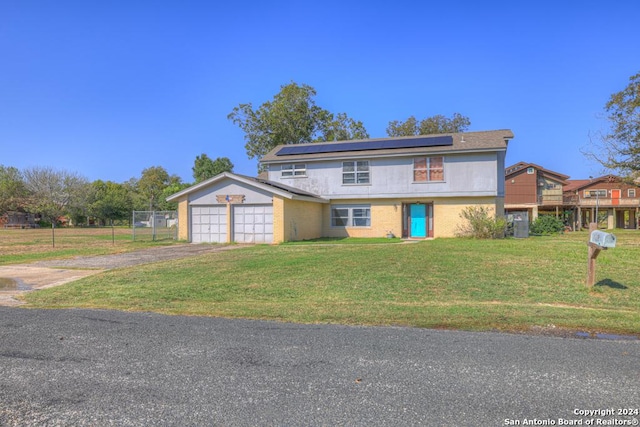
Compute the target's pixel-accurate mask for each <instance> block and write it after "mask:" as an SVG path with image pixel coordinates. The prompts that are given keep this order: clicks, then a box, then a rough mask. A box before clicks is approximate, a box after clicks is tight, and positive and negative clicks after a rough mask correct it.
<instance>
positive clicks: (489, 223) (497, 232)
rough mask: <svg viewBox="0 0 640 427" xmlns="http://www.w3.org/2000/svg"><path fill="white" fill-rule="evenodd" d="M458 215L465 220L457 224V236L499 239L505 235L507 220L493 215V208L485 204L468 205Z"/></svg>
mask: <svg viewBox="0 0 640 427" xmlns="http://www.w3.org/2000/svg"><path fill="white" fill-rule="evenodd" d="M460 217H461V218H462V219H463V220H464V221H465V222H464V223H463V224H459V225H458V228H457V230H456V235H457V236H459V237H473V238H475V239H499V238H502V237H504V236H505V230H506V228H507V220H506V219H505V218H504V217H502V216H495V215H494V214H493V210H491V209H489V208H487V207H486V206H469V207H467V208H465V209H464V210H463V211H462V213H460Z"/></svg>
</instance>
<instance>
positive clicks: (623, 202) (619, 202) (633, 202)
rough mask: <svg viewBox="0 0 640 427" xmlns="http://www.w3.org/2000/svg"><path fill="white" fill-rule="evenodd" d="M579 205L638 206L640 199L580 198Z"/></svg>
mask: <svg viewBox="0 0 640 427" xmlns="http://www.w3.org/2000/svg"><path fill="white" fill-rule="evenodd" d="M579 206H582V207H596V206H600V207H616V206H625V207H638V206H640V199H605V198H601V199H598V200H596V199H595V198H589V199H580V203H579Z"/></svg>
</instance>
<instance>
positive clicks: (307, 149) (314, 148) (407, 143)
mask: <svg viewBox="0 0 640 427" xmlns="http://www.w3.org/2000/svg"><path fill="white" fill-rule="evenodd" d="M446 145H453V137H452V136H421V137H416V138H406V139H379V140H374V141H358V142H343V143H341V144H321V143H318V144H313V145H303V146H300V145H288V146H286V147H282V148H281V149H280V150H278V152H277V153H276V156H291V155H296V154H321V153H339V152H344V151H365V150H386V149H390V148H416V147H438V146H446Z"/></svg>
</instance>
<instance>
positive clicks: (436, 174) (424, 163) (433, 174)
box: [413, 156, 444, 182]
mask: <svg viewBox="0 0 640 427" xmlns="http://www.w3.org/2000/svg"><path fill="white" fill-rule="evenodd" d="M432 181H444V159H443V157H442V156H439V157H417V158H415V159H413V182H432Z"/></svg>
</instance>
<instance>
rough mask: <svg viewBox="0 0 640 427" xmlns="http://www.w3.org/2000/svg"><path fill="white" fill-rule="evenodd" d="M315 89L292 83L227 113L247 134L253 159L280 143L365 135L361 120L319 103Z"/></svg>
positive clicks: (300, 142)
mask: <svg viewBox="0 0 640 427" xmlns="http://www.w3.org/2000/svg"><path fill="white" fill-rule="evenodd" d="M315 96H316V90H315V89H314V88H312V87H311V86H308V85H305V84H303V85H298V84H297V83H295V82H291V83H289V84H288V85H284V86H281V89H280V92H278V93H277V94H276V95H275V96H274V97H273V100H272V101H267V102H265V103H264V104H262V105H261V106H260V107H259V108H257V109H255V110H254V109H253V105H252V104H250V103H249V104H240V105H238V106H237V107H235V108H234V109H233V111H232V112H231V113H230V114H229V115H228V116H227V118H228V119H229V120H231V121H232V122H233V123H234V124H236V125H238V126H239V127H240V129H242V130H243V131H244V133H245V141H246V145H245V148H246V150H247V156H248V157H249V158H250V159H253V158H257V159H258V160H260V159H261V158H262V157H263V156H264V155H265V154H267V153H268V152H269V151H271V150H272V149H273V148H274V147H275V146H277V145H280V144H302V143H307V142H314V141H328V140H331V141H333V140H343V139H350V138H352V137H353V136H354V135H357V136H358V137H359V136H361V135H366V137H368V135H367V133H366V130H365V129H364V125H363V124H362V123H361V122H356V121H353V120H352V119H349V118H348V117H347V115H346V114H345V113H340V114H338V115H337V116H334V114H333V113H331V112H329V111H327V110H324V109H322V108H320V107H318V106H317V105H316V102H315V100H314V97H315Z"/></svg>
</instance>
